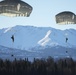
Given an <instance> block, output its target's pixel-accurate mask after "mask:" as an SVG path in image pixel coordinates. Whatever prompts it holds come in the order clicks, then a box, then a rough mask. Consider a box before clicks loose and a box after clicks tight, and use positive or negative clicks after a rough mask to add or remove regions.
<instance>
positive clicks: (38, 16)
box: [0, 0, 76, 29]
mask: <svg viewBox="0 0 76 75" xmlns="http://www.w3.org/2000/svg"><path fill="white" fill-rule="evenodd" d="M0 1H2V0H0ZM22 1H25V2H26V3H28V4H30V5H31V6H32V7H33V11H32V13H31V15H30V17H14V18H13V17H6V16H0V29H1V28H5V27H12V26H15V25H25V26H26V25H28V26H30V25H31V26H37V27H53V28H56V29H69V28H74V29H76V25H73V24H72V25H58V24H56V22H55V15H56V14H57V13H59V12H62V11H71V12H73V13H75V14H76V8H75V7H76V0H22Z"/></svg>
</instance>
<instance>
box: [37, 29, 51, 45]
mask: <svg viewBox="0 0 76 75" xmlns="http://www.w3.org/2000/svg"><path fill="white" fill-rule="evenodd" d="M50 34H51V30H49V31H48V32H47V34H46V35H45V37H44V38H42V39H41V40H40V41H38V44H40V45H41V46H45V45H46V44H47V43H48V42H49V41H50V38H49V36H50Z"/></svg>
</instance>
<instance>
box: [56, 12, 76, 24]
mask: <svg viewBox="0 0 76 75" xmlns="http://www.w3.org/2000/svg"><path fill="white" fill-rule="evenodd" d="M55 18H56V23H57V24H62V25H63V24H76V15H75V14H74V13H72V12H70V11H64V12H61V13H58V14H57V15H56V16H55Z"/></svg>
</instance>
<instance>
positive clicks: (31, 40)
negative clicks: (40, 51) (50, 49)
mask: <svg viewBox="0 0 76 75" xmlns="http://www.w3.org/2000/svg"><path fill="white" fill-rule="evenodd" d="M48 34H49V35H48ZM0 35H1V37H0V45H2V46H5V47H9V48H16V49H22V50H23V49H24V50H25V49H29V48H32V47H35V46H47V45H49V46H54V45H60V46H63V47H76V43H75V38H76V30H75V29H66V30H60V29H55V28H51V27H34V26H20V25H17V26H14V27H9V28H3V29H0ZM12 35H14V39H15V41H14V43H13V42H12V40H11V36H12ZM47 35H48V36H47ZM66 38H68V42H67V43H66ZM41 40H43V42H40V41H41Z"/></svg>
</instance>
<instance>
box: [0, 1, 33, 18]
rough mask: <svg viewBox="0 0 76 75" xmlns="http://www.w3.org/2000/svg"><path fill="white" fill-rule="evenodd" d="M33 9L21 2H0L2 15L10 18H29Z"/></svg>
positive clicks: (0, 13)
mask: <svg viewBox="0 0 76 75" xmlns="http://www.w3.org/2000/svg"><path fill="white" fill-rule="evenodd" d="M32 10H33V8H32V6H30V5H29V4H27V3H25V2H23V1H21V0H3V1H0V15H5V16H9V17H17V16H26V17H29V16H30V14H31V12H32Z"/></svg>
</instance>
